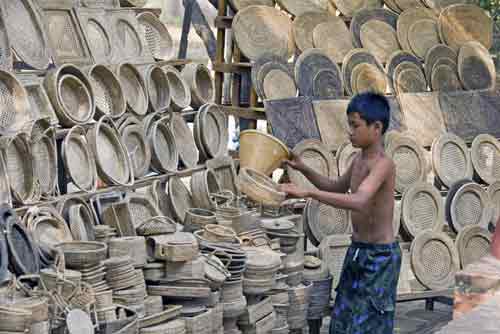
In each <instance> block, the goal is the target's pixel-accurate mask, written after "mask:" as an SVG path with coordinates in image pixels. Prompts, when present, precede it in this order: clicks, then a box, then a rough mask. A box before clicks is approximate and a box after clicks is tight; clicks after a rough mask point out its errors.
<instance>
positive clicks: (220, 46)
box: [215, 0, 227, 104]
mask: <svg viewBox="0 0 500 334" xmlns="http://www.w3.org/2000/svg"><path fill="white" fill-rule="evenodd" d="M226 13H227V4H226V0H219V6H218V9H217V14H218V16H225V15H226ZM225 40H226V30H225V29H224V28H219V27H218V28H217V50H216V52H215V62H216V63H217V64H222V63H223V62H224V44H225ZM223 82H224V73H223V72H218V71H217V72H215V103H217V104H222V84H223Z"/></svg>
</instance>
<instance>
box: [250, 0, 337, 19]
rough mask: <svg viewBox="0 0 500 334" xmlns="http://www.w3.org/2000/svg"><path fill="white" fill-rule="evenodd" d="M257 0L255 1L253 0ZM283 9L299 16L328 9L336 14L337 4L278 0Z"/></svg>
mask: <svg viewBox="0 0 500 334" xmlns="http://www.w3.org/2000/svg"><path fill="white" fill-rule="evenodd" d="M252 2H255V1H252ZM276 2H277V4H278V5H279V6H280V8H281V9H283V10H284V11H286V12H288V13H290V14H291V15H293V16H295V17H297V16H300V15H302V14H305V13H307V12H325V11H328V12H330V13H332V14H333V15H334V13H335V10H336V9H335V6H334V4H333V2H326V3H325V1H324V0H276Z"/></svg>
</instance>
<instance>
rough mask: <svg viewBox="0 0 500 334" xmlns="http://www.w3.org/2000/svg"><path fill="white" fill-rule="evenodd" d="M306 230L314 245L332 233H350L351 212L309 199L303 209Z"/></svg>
mask: <svg viewBox="0 0 500 334" xmlns="http://www.w3.org/2000/svg"><path fill="white" fill-rule="evenodd" d="M304 217H305V221H304V223H305V226H306V232H309V233H307V234H308V237H309V239H310V240H311V242H313V244H315V245H316V246H317V245H319V244H320V243H321V241H322V240H323V239H324V238H326V237H328V236H330V235H334V234H349V233H351V230H352V226H351V213H350V211H348V210H343V209H339V208H336V207H333V206H330V205H327V204H323V203H321V202H319V201H313V200H310V201H308V202H307V205H306V208H305V209H304Z"/></svg>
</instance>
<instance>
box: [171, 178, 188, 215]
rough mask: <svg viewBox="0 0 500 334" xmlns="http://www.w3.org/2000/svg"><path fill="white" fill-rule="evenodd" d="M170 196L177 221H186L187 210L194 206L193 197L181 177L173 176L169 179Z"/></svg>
mask: <svg viewBox="0 0 500 334" xmlns="http://www.w3.org/2000/svg"><path fill="white" fill-rule="evenodd" d="M168 198H169V201H170V208H171V209H172V212H173V214H174V216H175V217H176V218H177V221H179V222H184V219H185V217H186V211H187V210H188V209H190V208H193V207H194V203H193V197H192V196H191V192H190V191H189V189H188V187H186V185H185V184H184V182H182V180H181V179H180V178H179V177H171V178H170V179H169V181H168Z"/></svg>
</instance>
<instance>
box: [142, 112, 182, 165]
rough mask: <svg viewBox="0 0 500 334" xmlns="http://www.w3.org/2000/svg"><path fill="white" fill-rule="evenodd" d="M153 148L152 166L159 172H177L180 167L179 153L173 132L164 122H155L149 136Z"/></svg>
mask: <svg viewBox="0 0 500 334" xmlns="http://www.w3.org/2000/svg"><path fill="white" fill-rule="evenodd" d="M148 141H149V146H150V147H151V166H152V167H153V169H155V170H156V171H158V172H162V173H166V172H175V171H177V166H178V165H179V152H178V150H177V144H176V140H175V137H174V135H173V134H172V131H171V130H170V128H169V126H168V125H167V124H165V123H164V122H162V121H161V120H160V121H157V122H154V123H153V125H152V127H151V131H150V133H149V134H148Z"/></svg>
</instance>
